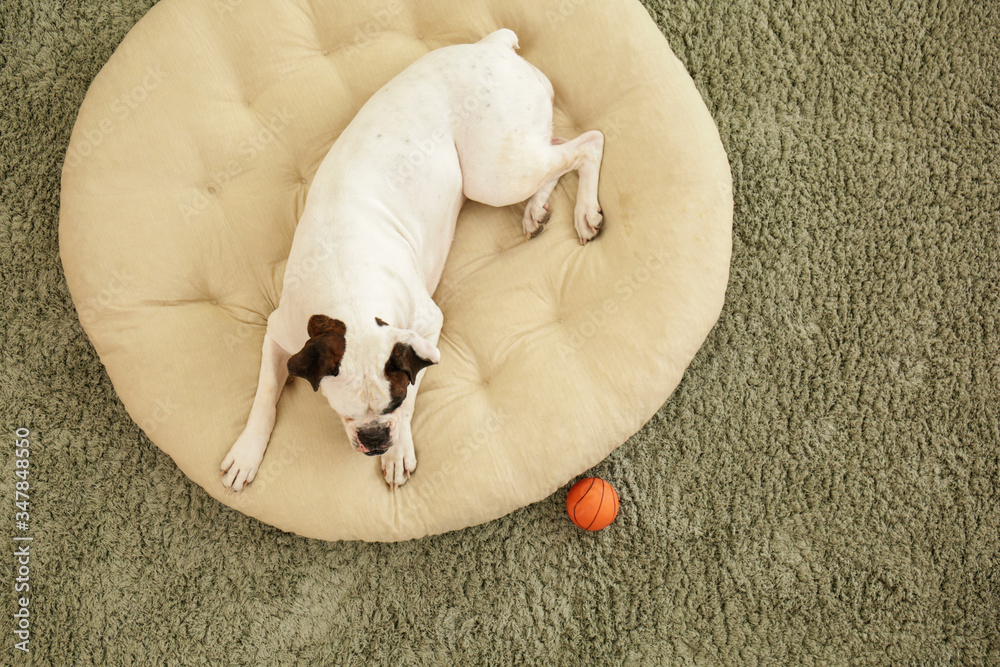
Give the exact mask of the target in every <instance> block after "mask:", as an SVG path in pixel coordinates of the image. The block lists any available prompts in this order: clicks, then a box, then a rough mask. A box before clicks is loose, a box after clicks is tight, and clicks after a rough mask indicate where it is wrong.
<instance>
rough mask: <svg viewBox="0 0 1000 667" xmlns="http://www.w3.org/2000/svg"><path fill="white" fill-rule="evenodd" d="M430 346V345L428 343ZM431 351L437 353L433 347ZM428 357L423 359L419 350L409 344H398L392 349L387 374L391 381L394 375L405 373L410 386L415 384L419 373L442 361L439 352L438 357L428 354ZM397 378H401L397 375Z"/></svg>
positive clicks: (386, 366) (387, 364) (426, 352)
mask: <svg viewBox="0 0 1000 667" xmlns="http://www.w3.org/2000/svg"><path fill="white" fill-rule="evenodd" d="M427 344H428V345H430V343H427ZM431 349H433V350H434V352H437V348H435V347H434V346H433V345H431ZM422 351H424V353H425V354H427V357H423V356H421V355H420V354H418V353H417V350H415V349H414V348H413V346H412V345H410V344H409V343H404V342H400V343H396V344H395V345H394V346H393V348H392V354H390V355H389V361H387V362H385V374H386V377H388V378H389V379H390V380H392V379H393V375H394V374H398V373H403V374H405V375H406V381H407V383H408V384H413V383H414V382H416V381H417V373H419V372H420V371H422V370H424V369H425V368H427V367H428V366H433V365H434V364H436V363H437V362H438V361H440V359H441V353H440V352H437V355H434V354H432V353H428V351H425V350H422ZM397 377H399V376H398V375H397Z"/></svg>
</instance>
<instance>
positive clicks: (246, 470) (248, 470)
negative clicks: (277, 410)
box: [220, 434, 267, 493]
mask: <svg viewBox="0 0 1000 667" xmlns="http://www.w3.org/2000/svg"><path fill="white" fill-rule="evenodd" d="M266 448H267V442H264V444H263V445H261V444H259V443H258V442H257V441H256V440H255V439H253V438H248V437H246V434H244V435H241V436H240V437H239V438H238V439H237V440H236V443H235V444H234V445H233V446H232V447H230V448H229V453H228V454H226V458H224V459H222V465H221V466H220V468H221V470H222V473H221V474H222V486H224V487H226V488H227V489H229V490H230V491H234V492H237V493H238V492H240V491H242V490H243V487H245V486H246V485H247V484H249V483H250V482H252V481H253V478H254V477H256V476H257V471H258V470H259V469H260V461H261V459H262V458H264V450H265V449H266Z"/></svg>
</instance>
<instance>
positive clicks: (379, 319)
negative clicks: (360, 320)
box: [375, 317, 389, 327]
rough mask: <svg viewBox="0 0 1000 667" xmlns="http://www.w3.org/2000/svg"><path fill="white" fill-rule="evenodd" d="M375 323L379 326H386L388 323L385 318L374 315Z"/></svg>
mask: <svg viewBox="0 0 1000 667" xmlns="http://www.w3.org/2000/svg"><path fill="white" fill-rule="evenodd" d="M375 324H377V325H379V326H380V327H387V326H389V323H388V322H386V321H385V320H383V319H382V318H381V317H376V318H375Z"/></svg>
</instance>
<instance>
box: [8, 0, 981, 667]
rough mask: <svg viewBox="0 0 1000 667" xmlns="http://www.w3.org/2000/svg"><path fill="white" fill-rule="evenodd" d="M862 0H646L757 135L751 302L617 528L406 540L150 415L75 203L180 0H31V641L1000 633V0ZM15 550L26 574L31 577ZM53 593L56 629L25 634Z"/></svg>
mask: <svg viewBox="0 0 1000 667" xmlns="http://www.w3.org/2000/svg"><path fill="white" fill-rule="evenodd" d="M214 1H215V2H217V3H218V6H219V9H220V11H226V10H227V8H229V7H232V6H234V5H238V4H239V1H240V0H214ZM581 1H590V2H598V1H599V0H581ZM390 4H391V3H390ZM856 4H857V3H853V2H847V1H846V0H845V1H842V2H832V1H829V0H827V1H821V0H817V1H816V2H810V3H802V2H791V1H790V0H773V1H765V2H757V1H751V0H726V1H725V2H722V1H721V0H706V1H704V2H697V1H695V0H679V1H677V2H660V1H657V0H647V1H646V6H647V9H648V10H649V12H650V14H651V15H652V16H653V18H654V19H655V20H656V21H657V23H658V24H659V26H660V28H661V30H662V31H663V33H664V35H665V36H666V38H667V39H668V40H669V42H670V44H671V46H672V47H673V48H674V50H675V51H676V52H677V54H678V56H679V57H680V58H681V60H682V61H683V62H684V63H685V64H686V66H687V67H688V69H689V70H690V72H691V74H692V76H693V77H694V80H695V82H696V84H697V85H698V87H699V89H700V90H701V92H702V94H703V95H704V97H705V99H706V102H707V104H708V106H709V109H710V110H711V111H712V113H713V115H714V117H715V119H716V121H717V122H718V124H719V128H720V132H721V135H722V139H723V142H724V144H725V146H726V149H727V151H728V152H729V156H730V160H731V162H732V169H733V177H734V190H735V205H736V210H735V220H734V239H733V241H734V248H733V250H734V252H733V266H732V277H731V280H730V286H729V294H728V301H727V304H726V307H725V309H724V311H723V314H722V318H721V320H720V321H719V323H718V325H717V326H716V328H715V329H714V331H713V333H712V334H711V335H710V336H709V339H708V341H707V342H706V344H705V346H704V348H703V349H702V350H701V352H700V353H699V354H698V356H697V357H696V358H695V360H694V362H693V363H692V365H691V366H690V368H689V369H688V372H687V374H686V376H685V379H684V381H683V382H682V383H681V386H680V387H679V388H678V390H677V391H676V392H675V394H674V396H673V397H672V398H671V399H670V400H669V401H668V403H667V404H666V405H664V406H663V408H662V409H661V410H660V412H659V413H658V414H657V416H656V417H655V418H654V419H653V420H652V421H651V422H650V423H649V424H647V426H646V427H645V428H644V429H643V430H642V431H641V432H640V433H639V434H637V435H636V436H635V437H634V438H632V439H631V440H630V441H629V442H628V443H627V444H626V445H624V446H623V447H622V448H620V449H619V450H618V451H616V452H615V453H614V454H613V455H612V456H611V457H610V458H609V459H608V460H607V461H606V462H604V463H603V464H601V465H600V466H598V467H597V468H596V469H595V470H594V471H593V473H594V474H597V475H599V476H601V477H603V478H605V479H607V480H609V481H611V482H612V483H613V484H614V485H615V487H616V488H617V489H618V492H619V494H620V496H621V515H620V516H619V518H618V520H617V521H616V522H615V523H614V524H613V525H612V526H611V527H610V528H608V529H607V530H605V531H603V532H601V533H596V534H589V533H584V532H583V531H580V530H578V529H577V528H575V527H573V526H572V524H570V523H569V521H568V519H567V517H566V515H565V509H564V500H565V492H566V490H565V489H564V490H563V491H562V492H560V493H557V494H556V495H554V496H552V497H551V498H549V499H548V500H547V501H544V502H542V503H538V504H536V505H533V506H530V507H527V508H524V509H522V510H519V511H517V512H515V513H514V514H512V515H510V516H508V517H506V518H504V519H501V520H498V521H495V522H492V523H490V524H487V525H483V526H479V527H476V528H472V529H467V530H464V531H460V532H457V533H452V534H447V535H442V536H438V537H432V538H427V539H423V540H419V541H414V542H406V543H401V544H389V545H386V544H364V543H325V542H319V541H312V540H306V539H303V538H299V537H296V536H294V535H289V534H285V533H282V532H281V531H279V530H276V529H274V528H270V527H268V526H266V525H263V524H261V523H259V522H257V521H255V520H253V519H250V518H248V517H246V516H243V515H241V514H239V513H237V512H235V511H232V510H230V509H227V508H225V507H223V506H222V505H220V504H219V503H217V502H215V501H214V500H212V499H211V498H209V497H208V495H207V494H206V493H204V492H203V491H202V490H201V489H200V488H198V487H197V486H195V485H194V484H193V483H191V482H189V481H188V480H187V479H186V478H185V477H184V476H183V475H182V474H181V473H180V472H179V471H178V470H177V468H176V467H175V466H174V464H173V463H172V461H171V460H170V459H169V458H168V457H167V456H166V455H164V454H163V453H161V452H160V451H159V450H157V449H156V447H155V446H153V445H152V444H151V443H150V442H149V440H148V439H147V438H146V437H145V436H144V435H143V433H142V432H141V431H140V429H139V428H138V427H137V426H136V425H135V424H134V423H132V422H131V420H130V419H129V418H128V416H127V415H126V413H125V411H124V409H123V408H122V406H121V404H120V403H119V401H118V399H117V398H116V396H115V394H114V391H113V389H112V387H111V384H110V382H109V380H108V378H107V376H106V375H105V373H104V370H103V368H102V366H101V364H100V361H99V360H98V358H97V356H96V354H95V352H94V350H93V348H92V347H91V346H90V343H89V342H88V340H87V338H86V336H85V335H84V333H83V331H82V329H81V328H80V326H79V323H78V321H77V318H76V313H75V310H74V306H73V304H72V302H71V300H70V297H69V294H68V291H67V289H66V285H65V282H64V279H63V276H62V270H61V267H60V263H59V257H58V252H57V248H58V239H57V234H56V230H57V221H58V212H59V178H60V170H61V166H62V162H63V160H64V158H65V150H66V146H67V143H68V140H69V135H70V131H71V129H72V126H73V122H74V119H75V117H76V113H77V110H78V108H79V105H80V102H81V101H82V100H83V96H84V94H85V92H86V89H87V86H88V85H89V83H90V81H91V80H92V79H93V77H94V76H95V75H96V73H97V72H98V70H99V69H100V67H101V66H102V65H103V64H104V62H106V60H107V59H108V57H109V56H110V54H111V53H112V51H113V50H114V48H115V47H116V46H117V44H118V43H119V42H120V41H121V39H122V37H123V36H124V35H125V33H126V32H127V31H128V29H129V28H130V27H131V26H132V25H134V23H135V22H136V21H138V20H139V19H140V18H141V17H142V15H143V14H144V13H145V11H146V10H147V9H148V7H149V3H148V2H131V1H130V0H122V1H120V2H112V3H102V2H97V1H96V0H85V1H84V2H83V3H81V4H80V5H77V4H76V3H74V4H73V5H72V6H67V7H59V8H57V7H56V6H55V5H54V4H53V3H46V2H40V1H37V2H35V3H33V4H29V3H26V2H18V1H17V0H15V1H14V2H7V3H4V4H3V5H2V7H0V23H2V26H3V27H2V31H3V37H2V42H0V86H2V90H0V99H2V100H3V102H2V106H0V134H2V162H0V169H2V179H0V184H2V188H3V190H2V199H0V257H2V265H0V285H2V286H3V291H2V299H3V301H2V308H0V318H2V333H0V336H2V346H0V354H2V355H3V367H2V375H0V416H2V420H3V424H4V429H5V431H4V433H5V434H6V435H5V436H4V437H5V439H6V440H5V442H6V443H7V446H5V447H4V448H3V450H2V451H3V456H2V462H3V467H2V470H0V490H2V499H3V503H4V506H5V507H7V508H8V509H7V510H6V511H5V512H3V516H2V518H0V526H2V529H0V530H2V532H0V534H2V535H6V536H8V537H7V538H5V539H7V540H8V542H7V544H8V547H7V548H5V549H4V550H3V551H4V553H6V554H11V553H12V552H14V551H15V550H16V549H18V548H19V547H20V546H23V545H24V544H29V545H30V559H29V561H30V564H29V566H27V567H29V569H30V574H28V575H27V576H26V577H25V576H22V575H19V574H18V569H17V568H18V567H20V565H19V564H18V560H17V559H16V558H14V557H12V556H10V555H7V556H5V558H4V560H3V563H4V565H3V568H4V569H3V573H4V574H3V581H4V586H5V588H6V591H7V593H6V594H5V595H4V596H3V607H2V618H3V619H6V620H3V621H0V630H2V632H3V637H4V645H3V652H4V655H7V656H11V655H13V657H14V660H15V662H16V663H17V664H32V663H33V664H37V665H70V664H72V665H133V664H134V665H147V664H148V665H153V664H156V665H159V664H184V665H188V664H190V665H200V664H211V665H222V664H253V665H256V664H302V663H306V664H357V665H365V664H579V663H582V662H586V663H592V664H640V663H642V664H645V663H646V661H649V660H652V661H654V663H656V664H738V665H755V664H775V663H787V664H847V663H852V664H861V665H899V664H913V665H925V664H970V665H979V664H998V663H1000V638H998V637H1000V611H998V610H1000V563H998V556H997V554H998V550H1000V487H998V480H1000V471H998V459H1000V455H998V441H1000V415H998V412H1000V410H998V389H997V388H998V387H1000V365H998V363H997V359H998V354H1000V336H998V325H997V314H998V308H997V297H998V290H1000V288H998V286H1000V263H998V257H1000V235H998V227H1000V212H998V211H1000V184H998V183H1000V160H998V152H997V149H998V146H1000V92H998V89H1000V75H998V74H997V72H1000V7H998V5H997V4H996V3H989V2H987V3H981V2H975V1H972V0H965V1H960V2H936V1H930V0H924V1H920V2H915V1H908V2H873V3H864V7H863V8H862V7H859V6H856ZM574 5H575V3H574V2H567V3H566V10H567V11H572V7H573V6H574ZM557 18H558V17H554V22H555V23H557V22H558V21H556V20H555V19H557ZM555 29H558V27H556V28H555ZM108 289H109V291H113V290H114V289H117V287H116V286H115V285H109V288H108ZM112 296H113V295H112V294H110V293H109V298H111V297H112ZM197 381H201V382H209V381H211V379H210V378H200V379H198V380H197ZM164 410H169V406H164ZM18 428H27V429H29V430H30V432H31V434H30V441H31V452H32V453H31V456H30V468H29V475H28V481H29V484H30V486H29V489H28V491H29V495H30V507H29V508H28V509H29V513H30V521H29V522H28V527H27V530H22V527H21V526H20V525H18V523H17V521H18V520H19V519H15V512H16V511H20V510H19V509H17V508H15V507H14V505H13V503H14V501H15V483H16V482H19V481H21V480H20V479H19V478H18V477H16V476H15V471H16V470H17V468H16V467H15V465H16V459H17V456H16V450H15V449H14V448H13V446H12V445H13V443H14V440H15V435H14V434H15V431H16V429H18ZM22 488H23V487H22ZM401 492H403V493H405V489H403V490H402V491H401ZM345 511H349V508H345ZM14 536H31V537H33V540H32V541H31V542H14V541H13V540H12V539H11V538H13V537H14ZM22 562H23V558H22ZM22 572H23V571H22ZM19 576H20V577H21V578H22V579H28V582H27V583H29V584H30V591H28V592H23V591H22V592H18V593H15V592H14V586H15V585H17V583H18V582H17V578H18V577H19ZM25 595H27V596H28V597H29V598H30V602H29V606H28V607H27V609H28V610H29V612H30V640H29V644H28V647H29V648H30V653H28V654H23V653H22V652H21V651H19V650H17V649H16V648H15V647H14V643H15V642H17V641H20V639H19V638H18V637H17V636H16V635H15V634H14V633H13V630H15V629H16V627H15V625H16V623H15V619H14V617H13V615H14V614H15V613H18V610H19V609H20V605H19V604H18V602H17V599H18V597H22V596H25ZM5 660H6V659H5Z"/></svg>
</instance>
